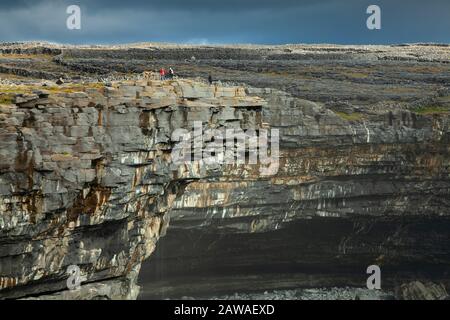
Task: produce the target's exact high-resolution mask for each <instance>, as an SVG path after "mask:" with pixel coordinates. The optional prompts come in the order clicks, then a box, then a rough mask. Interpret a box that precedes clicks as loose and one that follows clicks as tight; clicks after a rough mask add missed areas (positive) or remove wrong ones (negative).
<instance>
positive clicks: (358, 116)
mask: <svg viewBox="0 0 450 320" xmlns="http://www.w3.org/2000/svg"><path fill="white" fill-rule="evenodd" d="M334 113H336V114H337V115H338V116H339V117H341V119H344V120H347V121H360V120H362V119H363V114H362V113H359V112H352V113H345V112H338V111H335V112H334Z"/></svg>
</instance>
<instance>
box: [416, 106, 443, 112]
mask: <svg viewBox="0 0 450 320" xmlns="http://www.w3.org/2000/svg"><path fill="white" fill-rule="evenodd" d="M412 111H413V112H415V113H417V114H436V113H449V112H450V108H449V107H442V106H422V107H417V108H415V109H413V110H412Z"/></svg>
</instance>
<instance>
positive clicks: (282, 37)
mask: <svg viewBox="0 0 450 320" xmlns="http://www.w3.org/2000/svg"><path fill="white" fill-rule="evenodd" d="M371 4H376V5H379V6H380V7H381V23H382V25H381V27H382V29H381V30H368V29H367V27H366V20H367V18H368V16H369V15H368V14H366V9H367V7H368V6H369V5H371ZM69 5H78V6H80V8H81V30H68V29H67V27H66V20H67V17H68V16H69V15H68V14H67V13H66V8H67V6H69ZM25 40H46V41H52V42H59V43H73V44H94V43H99V44H107V43H129V42H140V41H158V42H178V43H196V44H223V43H261V44H282V43H342V44H381V43H406V42H441V43H450V0H427V1H423V0H80V1H77V0H68V1H66V0H0V41H25Z"/></svg>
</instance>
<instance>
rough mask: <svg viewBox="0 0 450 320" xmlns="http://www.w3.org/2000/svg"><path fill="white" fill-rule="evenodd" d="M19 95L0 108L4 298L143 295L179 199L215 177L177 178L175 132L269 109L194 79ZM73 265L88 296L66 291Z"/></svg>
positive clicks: (0, 281)
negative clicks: (146, 272) (145, 271)
mask: <svg viewBox="0 0 450 320" xmlns="http://www.w3.org/2000/svg"><path fill="white" fill-rule="evenodd" d="M13 90H14V91H13V92H16V93H17V92H20V91H23V93H22V94H19V95H13V96H12V97H11V101H10V103H8V104H2V105H1V109H0V112H1V113H0V124H1V126H0V146H1V149H0V163H1V168H0V170H1V176H0V208H1V216H0V226H1V231H0V297H2V298H24V297H34V296H41V297H47V298H49V297H53V298H89V299H92V298H111V299H121V298H127V299H130V298H136V296H137V293H138V291H139V290H138V287H137V286H136V279H137V274H138V272H139V269H140V265H141V262H142V261H143V260H144V259H145V258H147V257H148V256H149V255H150V254H151V253H152V252H153V250H154V249H155V244H156V242H157V241H158V239H159V237H160V236H161V235H163V234H164V233H165V229H166V228H167V225H168V215H167V212H168V210H169V208H170V207H171V206H172V205H173V202H174V200H175V199H176V197H177V194H179V193H180V192H182V190H183V188H184V186H185V185H186V184H187V183H189V182H191V181H194V180H198V179H200V178H202V177H204V176H217V175H218V173H217V169H218V168H216V167H212V168H209V167H208V166H205V167H202V168H200V167H199V166H194V165H183V166H179V167H178V168H177V169H176V170H173V168H171V167H170V157H171V149H172V147H173V145H174V141H172V140H171V135H172V131H173V130H174V129H178V128H187V129H189V128H191V127H192V126H193V123H194V121H201V122H202V123H203V124H204V126H206V127H214V128H236V127H240V128H246V127H252V128H257V127H259V126H260V125H261V123H260V122H261V114H260V113H261V108H262V105H263V104H264V100H262V99H260V98H257V97H250V96H247V95H246V93H245V90H244V89H243V88H239V87H236V88H234V87H226V88H225V87H218V86H209V85H206V84H202V83H196V82H192V81H188V80H178V81H166V82H161V81H147V80H142V81H137V82H122V83H114V84H112V86H105V87H103V86H99V85H91V86H90V85H86V86H83V87H76V88H72V87H70V86H64V87H59V88H57V89H54V88H53V89H52V88H49V90H47V91H43V90H40V91H34V93H29V92H30V91H33V88H32V87H29V86H22V87H20V88H19V87H16V88H13ZM4 102H7V101H4ZM219 169H220V168H219ZM210 170H211V172H210ZM219 174H220V173H219ZM70 265H76V266H78V267H79V268H80V269H81V273H82V274H83V275H84V277H85V279H84V283H83V285H82V287H81V289H80V290H76V291H69V290H67V284H66V280H67V277H68V274H67V268H68V267H69V266H70ZM48 295H50V296H48Z"/></svg>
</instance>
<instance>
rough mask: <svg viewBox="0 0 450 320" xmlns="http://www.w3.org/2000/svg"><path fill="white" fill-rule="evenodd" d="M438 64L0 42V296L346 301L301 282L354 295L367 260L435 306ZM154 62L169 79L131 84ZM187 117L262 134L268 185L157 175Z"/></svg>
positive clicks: (440, 181) (445, 146)
mask: <svg viewBox="0 0 450 320" xmlns="http://www.w3.org/2000/svg"><path fill="white" fill-rule="evenodd" d="M449 54H450V47H449V46H448V45H426V44H416V45H396V46H333V45H285V46H249V45H242V46H222V47H220V46H179V45H170V44H167V45H161V44H149V43H144V44H135V45H128V46H114V47H108V46H106V47H105V46H86V47H74V46H60V45H51V44H47V43H30V44H20V43H4V44H0V123H1V126H0V137H1V140H0V144H1V149H0V159H1V161H0V165H1V167H0V197H1V198H0V208H1V217H0V227H1V229H0V244H1V246H0V288H1V290H0V297H18V298H20V297H22V298H24V297H28V298H32V297H36V296H40V295H41V294H42V293H44V292H45V293H46V294H50V295H51V297H53V298H55V297H63V298H135V297H136V296H137V294H138V288H137V285H136V282H138V283H139V284H140V285H141V286H143V291H142V292H143V293H142V294H143V295H144V297H147V298H155V297H156V298H165V297H175V296H178V297H180V296H191V297H201V296H202V293H203V294H204V293H206V292H208V296H209V297H211V296H217V297H222V298H226V297H227V296H224V294H227V293H229V292H245V290H246V288H249V287H252V288H253V290H252V291H255V290H256V291H257V292H265V291H266V290H267V291H268V292H273V294H274V295H276V296H277V295H278V296H280V297H284V296H286V297H288V296H289V297H293V296H295V297H297V296H298V295H299V296H300V298H307V297H308V295H310V297H317V298H320V297H324V298H333V297H342V298H344V297H350V296H353V294H354V291H348V289H333V290H334V291H333V290H328V291H327V290H322V289H316V291H314V292H309V291H303V290H302V289H301V288H312V287H315V288H322V287H327V288H346V287H356V288H361V287H363V286H364V285H365V282H366V278H367V274H366V272H365V271H366V268H367V266H368V265H371V264H377V265H380V266H381V268H382V270H383V289H385V290H387V291H389V290H394V288H401V286H402V285H404V284H405V283H412V281H416V280H421V281H425V282H426V283H428V282H427V281H429V280H431V281H433V282H434V283H436V285H427V286H422V285H414V286H412V288H410V289H408V288H409V287H408V286H403V288H404V290H403V291H404V292H405V293H404V294H403V295H402V297H406V298H414V297H422V298H423V297H434V298H437V297H442V296H445V294H444V292H445V287H447V288H448V286H449V283H450V281H449V279H450V278H449V271H450V270H449V269H448V265H449V262H450V250H449V248H450V232H449V230H450V219H449V215H450V212H449V206H450V202H449V199H450V198H449V194H450V148H449V141H450V128H449V114H450V60H449V58H450V55H449ZM161 66H163V67H166V68H168V67H169V66H172V67H173V68H174V69H175V72H176V73H177V75H178V77H179V79H178V80H175V81H173V82H164V83H161V82H160V81H154V80H152V81H150V80H149V79H144V77H143V74H142V72H144V71H152V70H153V71H155V70H158V69H159V68H160V67H161ZM208 75H212V77H213V78H214V80H216V83H215V84H214V85H213V86H209V85H208V84H206V83H205V79H206V78H207V76H208ZM212 88H213V89H212ZM194 119H197V120H201V121H204V122H205V123H207V124H208V126H219V127H227V126H231V127H233V126H238V127H241V128H247V127H249V126H250V125H251V126H255V125H256V126H266V125H268V126H270V127H271V128H276V129H279V130H280V133H281V136H280V147H281V150H280V152H281V158H280V169H279V171H278V173H277V174H276V175H274V176H272V177H261V176H260V175H259V174H258V170H255V168H252V167H248V166H237V167H221V168H210V169H211V170H210V171H208V170H206V171H205V172H202V173H200V172H198V171H196V170H194V169H193V168H191V169H188V170H187V171H183V170H182V171H181V172H178V173H177V174H176V175H173V174H172V173H169V171H168V170H167V160H168V158H167V157H168V156H167V155H168V153H170V152H169V151H170V149H171V147H172V146H173V141H171V140H170V138H169V137H170V133H171V132H172V131H173V129H175V128H179V127H186V128H188V127H189V126H191V125H192V121H193V120H194ZM169 219H170V222H169ZM167 226H169V228H168V230H167V233H166V228H167ZM164 234H166V236H165V237H163V238H161V239H160V237H161V235H164ZM157 241H158V243H157ZM155 246H156V251H155V252H154V253H153V251H154V249H155ZM149 256H150V258H149V259H148V260H146V262H144V263H143V264H142V267H141V263H142V261H143V260H144V259H145V258H147V257H149ZM71 264H77V265H80V266H82V270H83V272H84V273H85V274H86V275H87V278H88V283H87V284H85V285H84V286H82V289H81V291H79V292H73V291H67V290H65V281H66V279H67V274H66V269H67V266H68V265H71ZM17 266H20V268H18V267H17ZM139 270H140V273H139ZM138 273H139V280H138ZM441 284H442V285H441ZM214 286H215V288H212V287H214ZM299 288H300V289H299ZM428 288H430V289H428ZM275 290H287V291H275ZM417 292H419V293H420V294H417ZM430 292H431V293H430ZM270 294H272V293H270ZM242 296H243V297H246V295H245V294H243V295H242ZM256 296H258V295H256ZM355 296H356V295H355ZM47 297H48V296H47ZM141 297H142V296H141ZM258 297H259V296H258Z"/></svg>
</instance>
